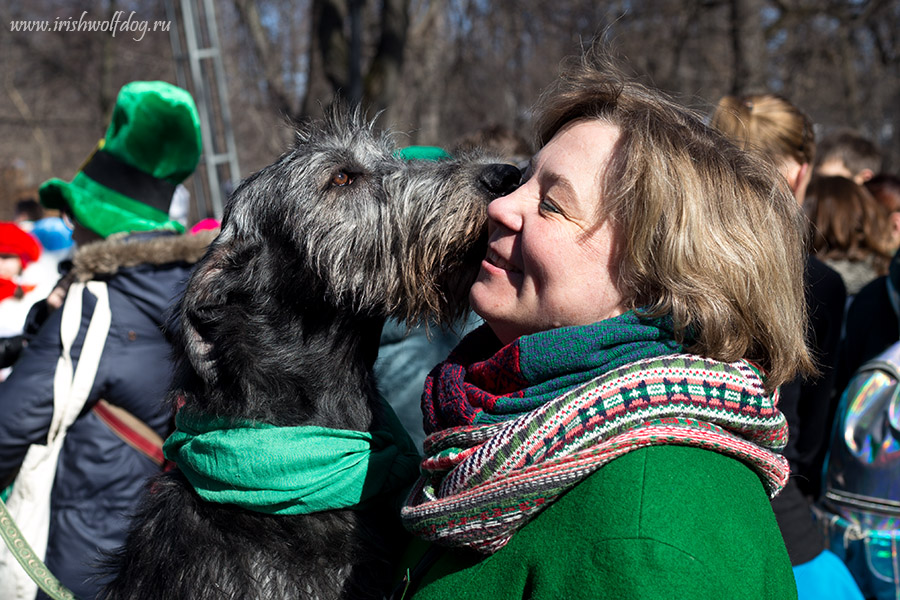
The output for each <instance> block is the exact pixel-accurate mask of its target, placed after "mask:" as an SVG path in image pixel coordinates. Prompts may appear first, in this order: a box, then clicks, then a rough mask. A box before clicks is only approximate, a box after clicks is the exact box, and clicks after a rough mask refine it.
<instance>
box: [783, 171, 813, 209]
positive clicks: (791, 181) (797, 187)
mask: <svg viewBox="0 0 900 600" xmlns="http://www.w3.org/2000/svg"><path fill="white" fill-rule="evenodd" d="M782 173H783V174H784V176H785V177H786V178H787V180H788V185H789V186H790V188H791V191H792V192H794V198H796V199H797V203H798V204H801V205H802V204H803V200H804V199H805V198H806V187H807V186H808V185H809V180H810V179H811V178H812V169H811V168H810V166H809V163H798V162H797V161H794V160H791V161H788V163H787V164H786V165H784V167H783V168H782Z"/></svg>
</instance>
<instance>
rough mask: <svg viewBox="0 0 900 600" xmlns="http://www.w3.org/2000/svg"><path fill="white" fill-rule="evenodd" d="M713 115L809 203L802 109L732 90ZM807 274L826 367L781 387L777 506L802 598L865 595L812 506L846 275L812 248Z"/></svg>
mask: <svg viewBox="0 0 900 600" xmlns="http://www.w3.org/2000/svg"><path fill="white" fill-rule="evenodd" d="M710 122H711V125H712V126H713V127H715V128H717V129H719V130H721V131H722V132H724V133H726V134H727V135H728V136H729V137H731V138H732V139H733V140H735V141H736V142H737V143H738V144H739V145H741V146H742V147H743V148H744V149H746V150H750V151H753V152H754V153H758V154H760V155H762V156H763V157H764V158H766V159H767V160H768V161H769V162H770V163H771V164H773V165H775V166H776V167H777V168H778V170H779V172H780V173H781V175H782V176H783V177H784V180H786V181H787V184H788V186H789V187H790V189H791V191H792V192H793V194H794V197H795V198H796V199H797V202H798V204H803V202H804V198H805V197H806V194H807V186H808V184H809V181H810V175H811V171H812V164H813V160H814V158H815V152H816V146H815V137H814V134H813V126H812V121H810V119H809V117H807V116H806V115H805V114H804V113H803V111H801V110H800V109H799V108H797V107H796V106H794V105H793V104H791V103H790V102H789V101H788V100H786V99H785V98H783V97H781V96H778V95H775V94H758V95H750V96H741V97H736V96H726V97H724V98H722V99H721V100H720V101H719V103H718V105H717V106H716V109H715V111H714V112H713V115H712V118H711V121H710ZM805 281H806V294H805V298H806V304H807V309H808V311H809V315H810V328H809V339H810V341H811V345H812V347H813V348H812V349H813V355H814V356H815V357H816V359H817V363H818V366H819V370H820V373H819V375H818V376H817V377H797V378H795V379H794V380H793V381H791V382H788V383H787V384H785V385H784V386H782V389H781V400H780V402H779V404H778V407H779V409H780V410H781V411H782V412H783V413H784V415H785V417H787V420H788V424H789V426H790V437H789V439H788V444H787V447H786V448H785V449H784V455H785V457H786V458H787V459H788V460H789V461H790V465H791V478H790V480H788V483H787V485H786V486H785V488H784V490H783V491H782V492H781V494H780V495H779V496H777V497H776V498H775V499H774V500H773V501H772V508H773V509H774V511H775V516H776V518H777V519H778V526H779V528H780V529H781V533H782V535H783V537H784V542H785V545H786V546H787V550H788V554H789V555H790V558H791V564H792V565H793V567H794V576H795V578H796V580H797V592H798V594H799V598H800V600H828V599H835V600H838V599H841V600H843V599H848V600H853V599H859V600H862V594H861V593H860V591H859V589H858V587H857V586H856V583H855V582H854V581H853V578H852V576H851V575H850V573H849V571H848V570H847V568H846V567H845V566H844V564H843V563H842V562H841V561H840V559H838V558H837V556H835V554H833V553H832V552H830V551H828V550H826V549H825V540H824V538H823V536H822V534H821V532H820V531H819V529H818V527H817V526H816V524H815V522H814V520H813V516H812V510H811V508H810V503H811V499H812V498H814V497H815V496H816V495H818V493H819V487H820V485H819V482H820V480H821V471H822V462H823V460H824V455H825V451H826V449H827V442H828V435H829V433H830V424H831V420H832V419H833V415H834V409H835V406H834V405H835V402H836V399H835V398H834V395H833V390H834V377H835V375H834V373H835V366H836V363H837V357H838V345H839V343H840V339H841V325H842V322H843V315H844V304H845V302H846V289H845V287H844V284H843V281H842V279H841V276H840V275H839V274H838V273H837V272H836V271H834V270H833V269H831V268H830V267H828V266H827V265H826V264H825V263H823V262H822V261H820V260H818V259H817V258H815V257H814V256H812V255H807V258H806V269H805Z"/></svg>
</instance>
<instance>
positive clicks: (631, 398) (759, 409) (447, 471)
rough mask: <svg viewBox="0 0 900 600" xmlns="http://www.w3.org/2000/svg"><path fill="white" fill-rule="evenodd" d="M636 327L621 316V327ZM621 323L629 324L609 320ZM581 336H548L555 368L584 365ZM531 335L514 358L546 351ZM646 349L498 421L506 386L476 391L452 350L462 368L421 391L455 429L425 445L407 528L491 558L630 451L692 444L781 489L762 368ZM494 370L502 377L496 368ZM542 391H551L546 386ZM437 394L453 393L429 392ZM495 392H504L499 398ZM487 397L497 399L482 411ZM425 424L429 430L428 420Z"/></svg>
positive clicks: (771, 403)
mask: <svg viewBox="0 0 900 600" xmlns="http://www.w3.org/2000/svg"><path fill="white" fill-rule="evenodd" d="M635 319H636V318H635V317H634V316H633V315H630V316H629V315H626V316H625V318H624V321H626V322H627V321H629V320H635ZM621 325H622V321H619V322H618V323H613V324H612V326H613V327H619V326H621ZM657 325H659V324H657ZM642 326H644V327H647V325H646V324H643V325H642ZM598 327H599V328H601V329H602V323H601V324H597V325H594V326H591V328H592V329H593V330H594V331H596V330H597V328H598ZM650 328H651V329H654V328H655V329H656V330H657V331H659V330H661V329H660V327H658V326H650ZM662 329H664V326H663V327H662ZM575 330H581V331H575ZM547 333H549V332H547ZM583 333H584V328H572V331H568V332H565V331H563V332H559V331H557V335H556V336H555V337H554V338H553V339H554V340H555V341H556V342H558V343H559V344H558V348H559V349H560V350H562V351H564V352H567V354H564V355H563V356H562V357H560V356H550V357H548V360H549V361H551V362H552V361H554V360H557V361H559V362H570V363H571V362H579V361H580V360H581V358H582V357H578V356H575V355H576V354H578V353H579V352H580V351H581V350H584V347H583V346H582V345H581V342H583V341H584V340H583V338H582V337H581V334H583ZM568 334H571V335H573V336H574V337H573V338H572V339H573V344H574V345H573V344H568V345H567V344H566V343H565V342H564V341H563V339H562V338H563V337H565V336H566V335H568ZM471 335H476V336H483V335H484V332H483V331H481V332H479V331H476V332H473V334H471ZM537 335H538V336H542V335H544V334H537ZM560 336H562V337H560ZM530 337H532V336H525V338H522V339H521V342H520V343H519V344H518V346H519V350H521V349H522V348H523V347H529V348H535V349H536V348H544V350H546V345H544V344H541V343H540V340H528V339H526V338H530ZM467 341H471V340H469V339H468V338H467V339H466V340H463V343H461V345H460V347H458V349H457V350H462V351H465V350H466V346H467V344H466V342H467ZM522 342H525V343H526V344H525V345H523V344H522ZM625 345H634V346H635V347H634V348H632V351H631V352H625V353H624V355H625V356H628V355H633V354H635V353H638V354H639V353H640V352H639V351H638V348H637V347H639V346H642V345H643V344H641V343H640V342H639V341H638V340H637V339H636V338H635V337H634V336H633V337H632V339H631V340H630V341H628V342H627V343H626V344H625ZM653 345H654V344H653V343H651V344H650V346H653ZM576 346H577V348H576ZM469 347H471V346H469ZM589 348H592V349H596V346H589ZM621 350H622V348H620V347H619V345H617V344H614V345H613V346H612V347H611V348H609V351H608V352H598V353H597V354H598V357H601V356H606V357H607V358H608V357H609V355H610V354H612V355H619V354H622V352H621ZM645 350H646V348H645ZM508 352H509V350H508V348H504V349H502V350H501V351H500V352H498V353H497V354H498V355H500V356H501V357H504V356H506V354H507V353H508ZM647 353H649V354H651V356H649V357H643V358H638V359H637V360H633V361H631V362H628V363H626V364H624V365H615V366H613V367H612V368H610V369H608V370H606V372H603V373H600V374H596V373H593V371H592V372H591V375H590V376H588V377H587V381H585V382H583V383H581V384H573V385H569V386H565V385H562V384H558V387H560V388H561V391H560V392H559V393H558V394H557V395H556V396H555V397H553V398H552V399H550V400H547V401H546V402H543V403H539V404H538V405H537V406H535V407H534V408H530V407H529V408H527V409H526V410H523V411H520V412H518V413H517V414H508V413H507V414H504V415H503V416H504V417H506V418H500V419H498V418H496V416H497V415H496V413H488V412H487V411H486V410H485V408H484V407H485V406H486V405H487V406H489V407H491V408H493V407H495V406H496V405H497V403H498V402H501V401H505V400H506V399H508V398H509V396H510V394H511V393H512V389H511V386H510V384H509V378H504V379H503V380H501V381H494V382H489V383H493V384H494V385H489V386H488V387H487V389H485V388H478V390H477V391H476V389H474V388H475V386H474V385H473V384H472V381H471V379H472V378H471V377H470V376H469V375H468V370H467V368H466V367H465V366H464V359H463V352H455V353H454V354H453V355H451V357H450V359H449V361H448V362H450V363H453V364H455V365H456V366H457V367H460V368H446V367H447V365H446V364H445V365H439V366H438V367H437V368H436V369H435V371H433V372H432V375H431V376H430V379H437V380H438V381H429V383H428V384H427V385H426V395H425V396H424V397H423V406H424V407H425V412H426V415H428V414H431V415H432V418H434V415H439V416H440V418H439V419H438V424H439V425H440V420H444V421H450V423H448V424H447V427H446V428H441V427H440V426H438V428H437V431H436V432H435V433H433V434H431V435H430V436H429V437H428V438H427V439H426V441H425V454H426V459H425V460H424V462H423V463H422V472H423V475H422V477H421V478H420V479H419V481H418V482H417V483H416V485H415V486H414V488H413V490H412V491H411V493H410V496H409V498H408V499H407V501H406V506H405V507H404V508H403V511H402V518H403V521H404V524H405V526H406V528H407V529H408V530H409V531H411V532H412V533H414V534H416V535H418V536H420V537H423V538H425V539H428V540H431V541H434V542H437V543H439V544H442V545H447V546H460V547H467V548H471V549H474V550H477V551H479V552H482V553H486V554H491V553H493V552H496V551H497V550H499V549H500V548H502V547H503V546H504V545H505V544H506V543H507V542H508V541H509V539H510V538H511V537H512V535H513V534H514V533H515V532H516V531H517V530H518V529H519V528H520V527H522V526H523V525H525V524H526V523H528V521H529V520H530V519H531V518H533V517H534V516H535V515H536V514H537V513H538V512H539V511H540V510H541V509H543V508H544V507H546V506H547V505H549V504H550V503H551V502H553V501H554V500H555V499H556V498H557V497H559V496H560V495H561V494H563V493H564V492H565V491H567V490H568V489H570V488H572V487H573V486H575V485H577V484H578V483H579V482H581V481H582V480H584V479H585V478H586V477H588V476H589V475H590V474H592V473H593V472H595V471H596V470H597V469H599V468H600V467H602V466H603V465H604V464H606V463H608V462H609V461H611V460H613V459H615V458H617V457H619V456H621V455H623V454H625V453H627V452H630V451H632V450H635V449H638V448H642V447H645V446H653V445H661V444H678V445H690V446H696V447H699V448H705V449H709V450H712V451H715V452H719V453H722V454H725V455H728V456H732V457H734V458H736V459H738V460H741V461H743V462H745V463H746V464H747V465H748V466H750V467H751V468H753V469H754V470H755V471H756V472H757V473H758V474H759V476H760V478H761V480H762V482H763V484H764V485H765V487H766V489H767V491H768V493H769V494H770V495H771V496H774V495H775V494H776V493H778V491H779V490H780V489H781V488H782V487H783V486H784V484H785V482H786V480H787V476H788V465H787V461H786V460H785V459H784V458H783V457H782V456H781V455H780V454H778V452H780V450H781V449H782V448H783V447H784V445H785V443H786V441H787V425H786V421H785V419H784V416H783V415H782V414H781V413H780V412H779V411H778V410H777V409H776V408H775V402H776V399H777V397H770V396H768V395H767V394H766V393H765V390H764V387H763V386H764V382H763V378H762V376H761V374H760V372H759V371H758V370H757V369H755V368H754V367H753V366H751V365H750V364H749V363H747V362H745V361H738V362H734V363H723V362H719V361H714V360H711V359H707V358H703V357H700V356H695V355H689V354H673V353H671V352H668V353H664V352H662V351H661V349H660V348H657V349H656V351H652V350H651V351H648V352H647ZM654 354H655V355H654ZM490 360H491V359H489V360H488V362H490ZM530 360H534V358H533V357H530V356H527V357H524V358H523V357H521V356H520V358H519V364H523V363H524V364H527V363H528V361H530ZM606 362H607V363H610V362H611V363H613V364H615V363H616V362H618V361H617V360H607V361H606ZM475 364H476V366H477V362H476V363H475ZM483 368H484V367H482V369H483ZM514 370H517V371H518V372H519V373H521V371H522V369H521V368H519V369H514ZM497 372H501V373H506V372H507V371H506V369H504V368H498V369H497ZM555 372H556V374H557V375H559V378H564V377H567V378H569V379H575V378H574V377H573V374H574V372H575V371H574V370H573V369H570V370H566V369H563V368H560V369H556V370H555ZM444 377H448V378H455V379H457V380H456V381H455V382H453V383H452V384H451V382H449V381H441V379H442V378H444ZM459 378H461V379H459ZM483 382H484V380H483V379H482V383H483ZM527 383H528V384H530V385H527V384H526V386H525V390H526V393H525V394H524V396H521V395H520V396H518V397H516V398H515V400H516V401H518V402H520V403H524V404H526V405H528V404H536V402H531V403H529V402H528V399H529V398H533V395H532V394H529V393H527V390H529V389H530V388H534V387H536V386H537V385H538V382H537V381H529V382H527ZM543 383H544V386H543V387H544V388H547V387H548V386H550V384H549V382H543ZM435 386H437V387H438V388H439V389H443V390H453V391H454V392H455V393H457V394H458V396H457V397H456V398H455V399H449V398H441V397H440V396H441V394H440V393H437V394H434V393H432V395H429V394H428V391H429V390H431V391H432V392H433V391H434V388H435ZM498 390H503V392H504V393H503V394H497V393H496V392H497V391H498ZM523 398H524V400H523ZM486 399H491V400H495V399H496V400H497V401H496V402H487V403H486V402H485V400H486ZM473 401H474V402H473ZM510 401H512V400H510ZM435 403H437V405H438V406H435V405H434V404H435ZM429 409H432V410H431V413H429ZM453 419H455V421H456V422H455V423H454V422H452V420H453ZM426 423H429V424H430V422H429V421H428V420H427V418H426Z"/></svg>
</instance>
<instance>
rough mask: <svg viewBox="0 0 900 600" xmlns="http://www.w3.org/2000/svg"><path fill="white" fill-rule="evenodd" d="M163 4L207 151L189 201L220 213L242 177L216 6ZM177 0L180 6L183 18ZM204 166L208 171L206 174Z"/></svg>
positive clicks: (186, 0)
mask: <svg viewBox="0 0 900 600" xmlns="http://www.w3.org/2000/svg"><path fill="white" fill-rule="evenodd" d="M165 4H166V15H167V17H168V19H169V22H171V23H176V24H178V25H177V26H175V27H172V28H170V39H171V44H172V55H173V56H174V58H175V73H176V81H177V83H178V85H179V86H180V87H183V88H184V89H186V90H188V91H189V92H191V94H192V95H193V96H194V101H195V102H196V104H197V111H198V112H199V114H200V130H201V138H202V141H203V155H202V156H201V158H200V166H199V167H198V169H197V171H196V172H195V176H194V177H192V178H191V179H192V185H193V189H192V190H191V196H192V197H191V204H192V205H193V210H195V211H196V214H195V216H196V220H198V221H199V220H200V219H204V218H207V217H213V218H216V219H221V218H222V207H223V200H224V199H225V198H227V196H228V194H230V193H231V190H232V189H233V186H235V185H236V184H237V182H238V181H239V179H240V170H239V168H238V157H237V147H236V145H235V142H234V131H233V129H232V125H231V111H230V110H229V107H228V88H227V85H226V84H225V69H224V67H223V65H222V54H221V53H220V51H219V31H218V26H217V25H216V13H215V7H214V4H213V0H165ZM176 5H180V8H181V18H180V19H179V18H177V15H176V10H177V8H176ZM185 45H186V46H187V54H186V55H185V53H184V51H183V46H185ZM186 63H187V64H188V65H189V67H190V69H189V70H188V69H187V68H186ZM201 170H202V171H205V178H204V177H202V176H201Z"/></svg>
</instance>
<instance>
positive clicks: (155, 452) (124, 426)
mask: <svg viewBox="0 0 900 600" xmlns="http://www.w3.org/2000/svg"><path fill="white" fill-rule="evenodd" d="M94 413H95V414H96V415H97V416H98V417H100V420H101V421H103V422H104V423H106V424H107V425H108V426H109V428H110V429H112V430H113V433H115V434H116V435H118V436H119V437H120V438H122V440H123V441H124V442H125V443H126V444H128V445H129V446H131V447H132V448H134V449H135V450H137V451H138V452H140V453H141V454H143V455H144V456H146V457H147V458H149V459H150V460H152V461H153V462H155V463H156V464H157V465H159V466H163V463H164V462H165V460H166V459H165V456H163V451H162V438H161V437H159V435H157V433H156V432H155V431H153V430H152V429H150V427H149V426H147V424H145V423H144V422H143V421H140V420H139V419H138V418H137V417H135V416H134V415H132V414H131V413H129V412H127V411H126V410H125V409H122V408H119V407H117V406H113V405H112V404H110V403H109V402H107V401H106V400H100V401H99V402H97V404H95V405H94Z"/></svg>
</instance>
